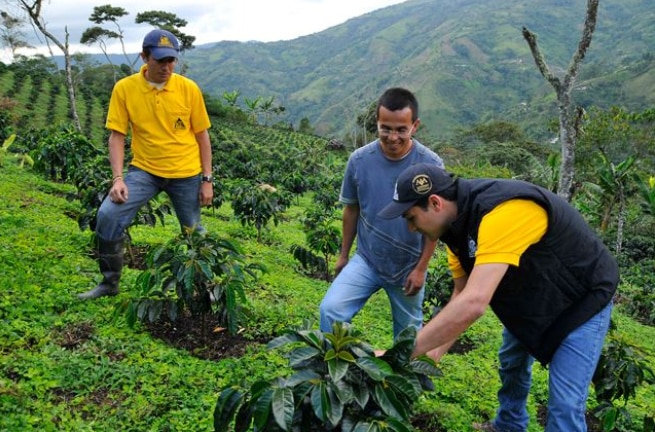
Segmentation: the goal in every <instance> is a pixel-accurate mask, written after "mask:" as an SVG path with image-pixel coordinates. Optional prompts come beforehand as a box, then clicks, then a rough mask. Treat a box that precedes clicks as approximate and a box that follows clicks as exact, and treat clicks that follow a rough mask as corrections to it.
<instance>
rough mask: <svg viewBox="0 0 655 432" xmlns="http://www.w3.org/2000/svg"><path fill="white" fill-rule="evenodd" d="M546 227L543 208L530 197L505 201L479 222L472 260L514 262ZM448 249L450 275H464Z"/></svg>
mask: <svg viewBox="0 0 655 432" xmlns="http://www.w3.org/2000/svg"><path fill="white" fill-rule="evenodd" d="M547 228H548V214H547V213H546V210H545V209H544V208H543V207H541V206H540V205H539V204H537V203H536V202H534V201H531V200H525V199H513V200H509V201H505V202H504V203H502V204H500V205H498V206H496V207H495V208H494V209H493V210H491V211H490V212H489V213H487V214H486V215H485V216H484V217H483V218H482V221H481V222H480V228H479V230H478V245H477V246H478V248H477V251H476V253H475V264H476V265H477V264H490V263H503V264H509V265H512V266H518V265H519V260H520V259H521V255H522V254H523V252H525V250H526V249H527V248H528V247H530V245H533V244H535V243H537V242H538V241H539V240H541V238H542V237H543V236H544V234H545V233H546V229H547ZM447 250H448V266H449V267H450V271H451V272H452V275H453V278H455V279H456V278H459V277H463V276H466V273H465V272H464V269H463V268H462V266H461V265H460V262H459V260H458V259H457V257H456V256H455V255H454V254H453V253H452V251H451V250H450V249H449V248H447Z"/></svg>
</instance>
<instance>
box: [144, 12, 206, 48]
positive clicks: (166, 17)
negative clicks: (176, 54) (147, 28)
mask: <svg viewBox="0 0 655 432" xmlns="http://www.w3.org/2000/svg"><path fill="white" fill-rule="evenodd" d="M134 22H136V23H137V24H142V23H146V24H150V25H151V26H153V27H157V28H160V29H163V30H168V31H169V32H171V33H173V34H174V35H175V37H176V38H177V39H178V40H179V41H180V44H181V46H180V51H181V52H184V51H186V50H190V49H192V48H193V42H194V41H195V40H196V37H195V36H191V35H187V34H185V33H183V32H182V30H180V27H186V25H187V24H188V22H187V20H185V19H182V18H179V17H178V16H177V15H175V14H174V13H170V12H164V11H146V12H141V13H138V14H137V15H136V18H135V20H134Z"/></svg>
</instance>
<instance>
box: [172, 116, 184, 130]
mask: <svg viewBox="0 0 655 432" xmlns="http://www.w3.org/2000/svg"><path fill="white" fill-rule="evenodd" d="M173 128H174V129H175V130H184V129H186V126H185V125H184V122H183V121H182V119H181V118H179V117H178V118H177V121H176V122H175V125H174V126H173Z"/></svg>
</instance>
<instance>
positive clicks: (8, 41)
mask: <svg viewBox="0 0 655 432" xmlns="http://www.w3.org/2000/svg"><path fill="white" fill-rule="evenodd" d="M24 24H25V21H24V20H23V19H22V18H20V17H17V16H13V15H11V14H10V13H9V12H6V11H0V43H2V45H4V46H6V47H7V48H9V49H10V50H11V56H12V58H14V57H16V51H17V50H18V49H19V48H32V46H31V45H30V44H29V43H27V39H26V38H25V34H24V33H23V31H22V27H23V25H24Z"/></svg>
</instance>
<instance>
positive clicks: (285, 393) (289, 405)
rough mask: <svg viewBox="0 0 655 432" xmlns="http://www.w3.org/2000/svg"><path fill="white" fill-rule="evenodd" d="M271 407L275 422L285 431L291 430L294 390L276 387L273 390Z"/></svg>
mask: <svg viewBox="0 0 655 432" xmlns="http://www.w3.org/2000/svg"><path fill="white" fill-rule="evenodd" d="M271 408H272V410H273V416H274V417H275V422H276V423H277V424H278V425H279V426H280V427H281V428H282V429H283V430H285V431H289V430H291V426H292V423H293V412H294V400H293V392H292V391H291V389H288V388H276V389H275V390H274V391H273V398H272V400H271Z"/></svg>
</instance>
